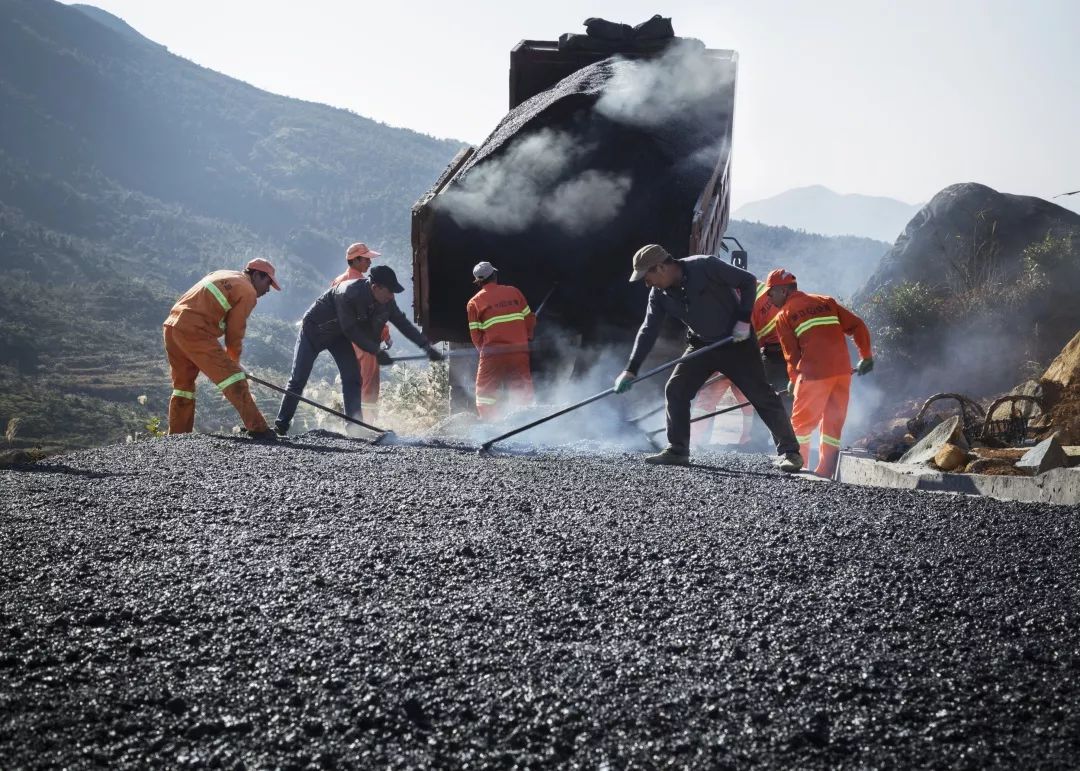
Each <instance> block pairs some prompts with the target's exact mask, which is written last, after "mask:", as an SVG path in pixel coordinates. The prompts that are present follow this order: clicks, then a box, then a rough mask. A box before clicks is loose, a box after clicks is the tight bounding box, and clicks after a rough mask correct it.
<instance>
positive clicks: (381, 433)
mask: <svg viewBox="0 0 1080 771" xmlns="http://www.w3.org/2000/svg"><path fill="white" fill-rule="evenodd" d="M245 374H247V378H248V380H251V381H253V382H255V383H258V384H259V385H261V386H266V387H267V388H270V389H272V390H274V391H277V392H278V393H283V394H288V395H289V396H292V397H295V398H296V399H299V400H300V401H302V402H303V403H304V404H310V405H311V406H312V407H316V408H318V409H320V410H322V411H323V412H329V413H330V414H331V415H334V416H336V417H339V418H341V419H342V420H344V421H347V422H349V423H352V424H354V425H357V426H360V427H361V428H365V429H367V430H368V431H371V432H373V433H376V434H378V436H377V437H375V439H374V440H373V441H372V444H378V443H379V442H381V441H382V440H384V439H388V438H393V437H394V432H393V431H391V430H389V429H386V428H379V427H378V426H373V425H371V424H370V423H365V422H364V421H362V420H357V419H356V418H354V417H351V416H349V415H346V414H345V413H344V412H338V411H337V410H335V409H332V408H330V407H327V406H326V405H325V404H319V403H318V402H316V401H312V400H311V399H308V398H307V397H305V396H301V395H300V394H298V393H295V392H293V391H290V390H288V389H286V388H282V387H281V386H278V385H274V384H273V383H268V382H267V381H265V380H263V379H262V378H258V377H255V376H254V375H252V374H251V373H250V372H248V373H245Z"/></svg>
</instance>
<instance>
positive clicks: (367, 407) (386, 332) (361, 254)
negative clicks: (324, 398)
mask: <svg viewBox="0 0 1080 771" xmlns="http://www.w3.org/2000/svg"><path fill="white" fill-rule="evenodd" d="M380 254H381V253H380V252H376V251H375V250H374V249H369V248H368V246H367V244H361V243H356V244H352V245H351V246H349V248H348V249H346V250H345V262H347V263H348V265H349V268H348V270H346V271H345V272H344V273H342V274H341V275H340V276H338V277H337V278H335V279H334V280H333V281H331V282H330V286H331V287H335V286H337V285H338V284H340V283H341V282H343V281H353V280H355V279H358V278H366V277H367V272H368V268H370V267H371V258H372V257H378V256H379V255H380ZM379 340H380V342H381V343H382V347H383V348H384V349H386V350H388V351H389V350H390V349H391V348H392V347H393V345H394V341H393V340H392V339H391V337H390V325H389V324H384V325H383V328H382V332H381V333H380V336H379ZM353 353H355V354H356V363H357V364H359V365H360V384H361V386H360V387H361V391H360V406H361V408H362V409H363V411H364V414H365V415H366V416H367V419H368V420H370V421H372V422H374V421H375V420H376V419H377V417H378V409H379V407H378V405H379V385H380V384H379V361H378V359H376V358H375V355H374V354H370V353H368V352H367V351H365V350H364V349H363V348H361V347H360V346H358V345H354V346H353Z"/></svg>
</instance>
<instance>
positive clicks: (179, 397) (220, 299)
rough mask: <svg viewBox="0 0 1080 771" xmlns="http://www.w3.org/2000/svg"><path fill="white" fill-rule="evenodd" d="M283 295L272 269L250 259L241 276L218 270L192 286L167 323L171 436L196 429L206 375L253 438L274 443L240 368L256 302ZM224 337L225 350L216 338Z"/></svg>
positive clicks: (236, 271)
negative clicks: (198, 392) (199, 390)
mask: <svg viewBox="0 0 1080 771" xmlns="http://www.w3.org/2000/svg"><path fill="white" fill-rule="evenodd" d="M270 287H274V289H278V290H280V289H281V287H280V286H278V283H277V281H276V280H275V279H274V266H273V265H271V264H270V262H268V261H267V260H263V259H255V260H251V261H250V262H249V263H248V264H247V265H246V266H245V267H244V270H243V271H239V270H218V271H214V272H213V273H211V274H210V275H208V276H206V277H205V278H203V279H202V280H201V281H200V282H199V283H197V284H196V285H195V286H193V287H191V289H189V290H188V291H187V292H185V293H184V295H183V296H182V297H181V298H180V299H179V300H177V301H176V304H175V305H173V307H172V311H171V312H170V313H169V317H168V318H167V319H165V324H164V327H165V331H164V335H165V354H166V355H167V356H168V358H169V369H170V370H171V372H172V385H173V392H172V398H171V399H169V433H170V434H186V433H190V432H191V430H192V429H193V428H194V427H195V378H196V377H198V375H199V373H200V372H202V373H203V374H204V375H206V377H208V378H210V380H211V382H213V383H214V384H215V385H216V386H217V387H218V390H220V391H221V394H222V396H224V397H225V398H226V399H228V400H229V402H230V403H231V404H232V406H233V407H235V408H236V411H237V412H238V413H240V418H241V420H243V422H244V428H246V429H247V431H248V434H250V435H251V437H252V438H254V439H259V440H273V439H274V438H275V436H274V433H273V432H272V431H270V430H269V428H268V427H267V425H266V419H265V418H264V417H263V415H262V413H261V412H259V408H258V407H256V406H255V400H254V399H252V398H251V391H250V390H249V389H248V382H247V376H246V375H245V374H244V370H243V369H241V368H240V351H241V349H242V347H243V344H244V331H245V330H246V329H247V319H248V316H250V315H251V311H252V310H253V309H254V308H255V303H256V302H257V301H258V298H260V297H262V296H263V295H264V294H266V293H267V292H269V291H270ZM222 335H224V336H225V347H224V348H222V347H221V343H219V342H218V338H219V337H221V336H222Z"/></svg>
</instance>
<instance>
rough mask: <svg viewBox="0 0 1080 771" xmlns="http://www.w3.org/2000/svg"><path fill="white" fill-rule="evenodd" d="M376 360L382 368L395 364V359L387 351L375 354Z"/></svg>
mask: <svg viewBox="0 0 1080 771" xmlns="http://www.w3.org/2000/svg"><path fill="white" fill-rule="evenodd" d="M375 360H376V361H378V362H379V366H380V367H389V366H390V365H391V364H393V363H394V357H393V356H391V355H390V354H388V353H387V352H386V351H379V352H378V353H377V354H375Z"/></svg>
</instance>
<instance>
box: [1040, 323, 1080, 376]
mask: <svg viewBox="0 0 1080 771" xmlns="http://www.w3.org/2000/svg"><path fill="white" fill-rule="evenodd" d="M1042 379H1043V381H1044V382H1049V383H1053V384H1054V385H1057V386H1059V387H1060V388H1062V389H1064V388H1069V387H1071V386H1074V385H1078V384H1080V332H1077V333H1076V334H1075V335H1074V336H1073V339H1072V340H1070V341H1069V342H1068V343H1066V344H1065V347H1064V348H1062V349H1061V353H1059V354H1058V355H1057V358H1055V359H1054V360H1053V361H1052V362H1050V366H1049V367H1047V368H1046V372H1044V373H1043V376H1042Z"/></svg>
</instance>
